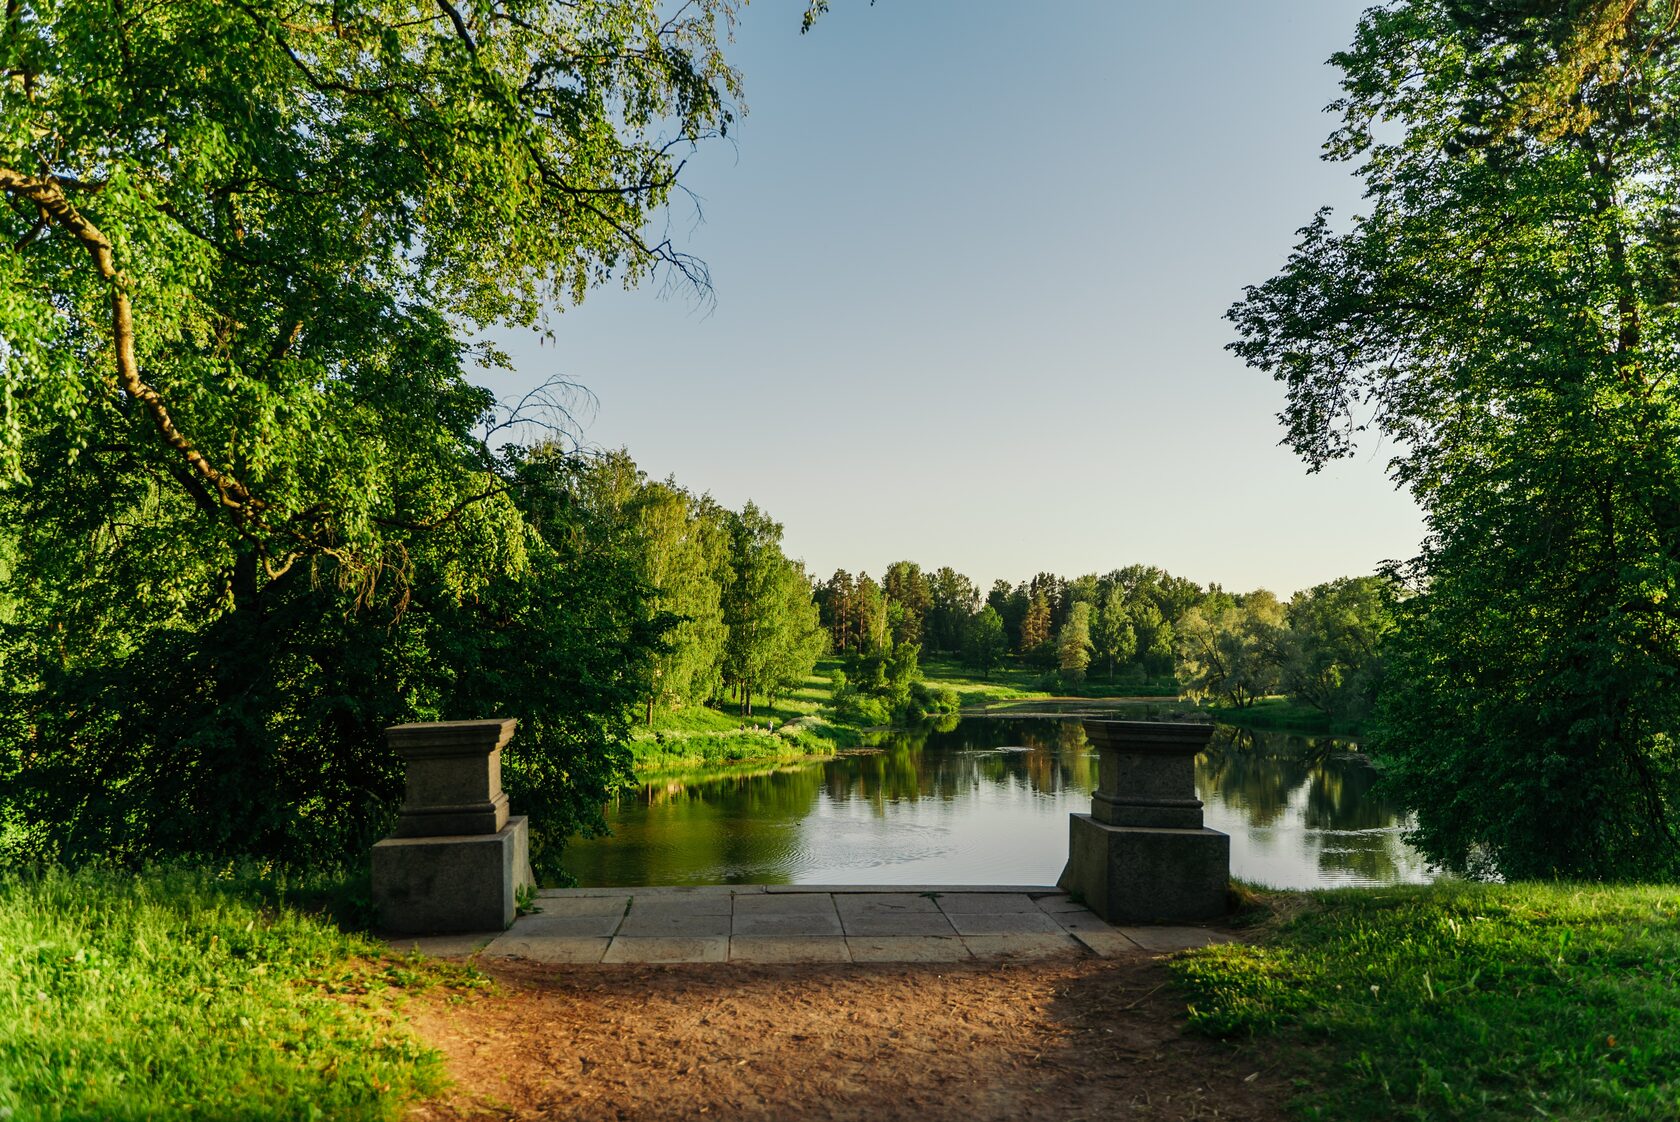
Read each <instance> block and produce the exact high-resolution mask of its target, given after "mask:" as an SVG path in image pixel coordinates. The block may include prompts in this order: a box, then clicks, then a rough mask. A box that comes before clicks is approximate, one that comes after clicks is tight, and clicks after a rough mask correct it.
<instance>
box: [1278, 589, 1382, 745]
mask: <svg viewBox="0 0 1680 1122" xmlns="http://www.w3.org/2000/svg"><path fill="white" fill-rule="evenodd" d="M1394 597H1395V588H1394V583H1393V582H1392V581H1390V580H1388V579H1386V578H1383V577H1343V578H1341V579H1340V580H1334V581H1330V582H1328V583H1326V584H1320V585H1314V586H1313V587H1312V588H1309V589H1305V590H1303V591H1301V592H1297V593H1296V594H1295V595H1294V596H1292V597H1290V600H1289V604H1288V605H1287V606H1286V608H1285V609H1284V614H1285V616H1286V618H1287V624H1288V626H1287V627H1286V628H1285V629H1284V631H1283V632H1282V634H1281V635H1280V636H1279V663H1280V670H1281V671H1282V683H1281V684H1282V688H1283V692H1285V693H1287V694H1289V696H1291V697H1293V698H1295V699H1296V700H1298V701H1303V702H1305V703H1306V704H1308V705H1311V706H1312V707H1314V708H1315V709H1318V710H1320V711H1322V712H1323V713H1324V714H1325V715H1327V716H1329V717H1332V718H1334V719H1336V720H1338V721H1341V722H1358V721H1361V720H1363V719H1364V718H1365V717H1366V716H1367V715H1368V714H1369V713H1370V711H1371V706H1372V705H1373V704H1374V702H1375V700H1376V696H1377V692H1378V687H1379V686H1380V685H1381V682H1382V672H1383V660H1382V647H1383V642H1384V640H1385V639H1386V637H1387V635H1388V633H1389V631H1391V630H1392V629H1393V627H1394V610H1393V601H1394Z"/></svg>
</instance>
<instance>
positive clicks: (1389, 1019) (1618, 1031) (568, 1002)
mask: <svg viewBox="0 0 1680 1122" xmlns="http://www.w3.org/2000/svg"><path fill="white" fill-rule="evenodd" d="M306 887H307V886H306ZM331 891H334V889H333V886H332V885H328V884H325V883H323V886H321V887H320V888H318V889H313V890H306V891H299V889H298V887H296V885H295V882H294V885H293V886H288V885H287V884H286V883H285V882H283V881H281V880H279V879H278V878H274V877H264V876H259V875H256V874H250V873H241V874H235V873H229V872H225V871H224V872H219V873H218V872H211V871H202V870H201V871H193V870H177V871H173V872H154V873H148V874H144V875H139V876H136V875H133V874H129V873H122V872H114V871H110V872H96V871H84V872H81V873H76V874H65V873H48V874H43V875H41V876H38V877H23V876H19V875H16V874H11V875H7V876H5V877H0V1116H4V1117H7V1118H9V1119H11V1120H13V1122H25V1120H35V1119H68V1118H92V1117H111V1118H140V1117H147V1118H159V1119H172V1118H182V1119H184V1118H195V1117H224V1116H228V1115H230V1114H233V1113H237V1114H238V1116H240V1117H242V1118H247V1119H252V1120H266V1119H283V1118H300V1117H316V1116H325V1117H331V1118H335V1119H336V1118H351V1119H364V1118H365V1119H391V1118H397V1117H407V1118H418V1119H426V1118H432V1119H444V1118H460V1117H480V1116H483V1115H482V1109H487V1107H486V1105H485V1104H486V1103H488V1102H491V1101H494V1102H495V1103H498V1104H500V1106H499V1107H498V1109H499V1110H503V1112H504V1113H506V1112H507V1110H509V1109H512V1110H514V1111H515V1112H516V1113H517V1114H518V1116H520V1117H533V1118H540V1117H555V1116H561V1115H564V1116H567V1117H578V1118H594V1117H602V1118H606V1117H613V1118H635V1119H650V1120H651V1119H657V1118H668V1117H672V1116H673V1113H672V1111H673V1104H677V1105H681V1106H685V1107H689V1106H691V1107H693V1108H694V1109H695V1111H696V1112H698V1110H699V1109H700V1108H701V1107H705V1108H707V1111H708V1112H709V1113H727V1114H729V1115H731V1116H734V1117H749V1116H750V1117H787V1116H790V1115H800V1116H807V1115H811V1116H821V1117H828V1118H858V1119H863V1118H894V1117H900V1116H903V1117H911V1116H914V1117H917V1118H927V1119H942V1118H946V1117H950V1118H953V1119H954V1118H957V1117H962V1118H965V1119H976V1120H984V1119H1000V1120H1001V1119H1005V1118H1010V1119H1013V1118H1032V1117H1039V1116H1044V1117H1066V1116H1068V1114H1069V1113H1073V1114H1077V1113H1079V1112H1080V1111H1088V1112H1089V1113H1091V1115H1092V1116H1098V1115H1106V1114H1111V1113H1120V1112H1123V1111H1124V1109H1127V1108H1130V1107H1141V1108H1144V1109H1142V1113H1141V1115H1140V1116H1142V1117H1154V1118H1190V1117H1207V1116H1213V1114H1212V1112H1213V1111H1218V1112H1219V1113H1218V1115H1217V1116H1220V1117H1236V1118H1250V1119H1268V1120H1270V1119H1281V1118H1283V1117H1286V1116H1290V1115H1293V1116H1296V1117H1302V1116H1304V1117H1319V1118H1335V1119H1350V1120H1360V1119H1372V1120H1375V1119H1393V1118H1417V1119H1421V1118H1446V1119H1467V1120H1468V1119H1478V1120H1480V1119H1490V1120H1494V1122H1500V1120H1504V1119H1511V1120H1515V1119H1518V1118H1533V1117H1536V1116H1543V1117H1556V1118H1574V1119H1588V1118H1618V1119H1651V1120H1656V1119H1669V1118H1673V1117H1675V1116H1676V1114H1680V993H1677V986H1680V981H1677V980H1680V888H1676V887H1674V886H1663V887H1603V886H1576V885H1555V884H1546V885H1537V884H1515V885H1464V884H1436V885H1433V886H1427V887H1420V888H1388V889H1363V890H1347V889H1343V890H1336V891H1332V892H1321V893H1281V892H1280V893H1249V894H1248V899H1249V903H1250V905H1251V906H1250V907H1249V909H1248V910H1247V911H1246V912H1245V913H1243V914H1241V915H1239V916H1237V917H1234V921H1235V922H1236V923H1238V924H1239V926H1238V927H1237V928H1235V930H1236V931H1237V932H1238V934H1239V935H1240V937H1241V939H1242V940H1243V941H1242V942H1238V943H1233V944H1227V945H1224V946H1216V947H1209V948H1205V949H1202V950H1197V951H1192V952H1188V953H1186V954H1183V955H1179V956H1176V957H1172V958H1169V959H1165V960H1162V959H1157V958H1152V957H1149V956H1147V955H1142V954H1140V955H1137V956H1132V957H1128V958H1120V959H1080V958H1068V959H1054V960H1047V961H1043V962H1033V963H983V962H974V963H939V964H930V965H928V966H925V967H923V966H916V965H906V964H893V965H885V966H883V965H866V964H859V963H850V964H846V963H841V964H827V965H815V964H813V965H788V966H747V965H741V964H733V963H721V964H715V965H710V964H696V965H691V966H683V967H649V966H620V967H612V966H595V967H579V966H541V965H538V964H534V963H524V964H505V965H498V966H495V967H489V966H486V967H483V968H480V967H477V966H471V965H462V964H454V963H449V962H443V961H439V960H435V959H427V958H423V957H408V958H400V957H394V956H391V955H390V954H388V953H387V952H386V951H385V950H384V948H382V947H381V946H380V945H379V944H377V943H375V942H373V941H371V940H369V939H367V938H365V937H364V936H361V935H359V934H355V933H348V934H347V933H345V932H344V931H342V930H341V929H340V928H339V927H338V926H336V925H335V924H333V923H332V922H331V921H329V920H328V919H326V918H324V916H323V915H322V914H320V913H317V912H314V911H311V910H309V908H308V907H306V906H304V904H303V903H302V901H304V900H306V899H308V898H310V897H311V896H312V895H314V896H317V897H319V896H320V895H321V893H322V892H328V893H330V892H331ZM959 1074H960V1078H958V1076H959ZM446 1078H452V1079H453V1080H454V1081H455V1083H454V1086H453V1087H446V1086H445V1079H446ZM953 1088H955V1091H953ZM1291 1099H1293V1101H1292V1102H1291V1101H1289V1100H1291ZM679 1113H680V1112H679Z"/></svg>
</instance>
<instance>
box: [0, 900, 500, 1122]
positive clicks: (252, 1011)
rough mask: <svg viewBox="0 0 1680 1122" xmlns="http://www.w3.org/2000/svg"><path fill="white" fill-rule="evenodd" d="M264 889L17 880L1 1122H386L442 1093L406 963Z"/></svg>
mask: <svg viewBox="0 0 1680 1122" xmlns="http://www.w3.org/2000/svg"><path fill="white" fill-rule="evenodd" d="M286 895H288V890H287V888H286V886H285V885H284V884H283V883H281V882H278V881H275V880H273V879H263V878H257V877H254V876H247V875H232V874H225V875H219V876H218V875H213V874H209V873H205V872H201V871H154V872H149V873H146V874H144V875H139V876H136V875H134V874H130V873H123V872H105V871H97V870H83V871H81V872H77V873H65V872H61V871H56V870H49V871H46V872H42V873H39V874H33V873H32V874H0V1118H4V1119H7V1120H8V1122H24V1120H25V1119H29V1120H34V1119H43V1120H56V1119H83V1118H86V1119H94V1118H99V1119H140V1118H157V1117H169V1118H206V1119H210V1118H216V1119H235V1118H238V1119H310V1118H333V1119H385V1118H394V1117H397V1116H398V1115H399V1114H400V1112H401V1110H402V1108H403V1105H404V1104H405V1103H407V1102H409V1101H412V1100H413V1099H414V1098H416V1097H418V1096H420V1095H423V1094H425V1093H428V1092H430V1091H432V1090H434V1089H435V1088H436V1087H437V1086H438V1085H439V1084H440V1081H441V1070H440V1067H439V1064H438V1061H437V1058H436V1056H435V1055H434V1054H433V1053H431V1052H430V1051H429V1050H427V1049H426V1048H424V1047H422V1046H421V1045H420V1044H419V1043H418V1042H417V1041H416V1040H415V1039H414V1038H413V1036H412V1035H411V1034H410V1033H409V1031H408V1030H407V1028H406V1027H405V1026H404V1024H403V1023H402V1021H401V1020H400V1018H399V1016H398V1014H397V1007H398V1006H399V1004H400V1001H401V998H402V995H403V992H404V991H405V990H407V989H411V988H417V987H420V986H425V985H430V984H434V983H436V982H438V981H448V982H450V983H453V984H463V985H472V984H475V976H474V975H472V974H471V973H470V972H468V971H465V970H463V969H462V968H460V967H449V966H445V965H442V964H436V963H429V962H427V961H425V960H418V959H416V960H412V961H410V960H398V959H393V958H390V957H388V956H387V955H386V954H385V952H384V948H383V947H381V946H380V945H378V944H376V943H373V942H371V941H369V940H368V939H365V938H362V937H359V936H354V935H346V934H343V933H342V932H340V931H339V930H338V928H337V927H336V926H334V925H333V924H332V923H330V922H328V921H326V920H324V919H322V918H320V917H318V916H315V915H311V914H307V913H305V912H302V911H300V910H298V909H296V908H295V907H291V906H287V905H285V904H282V903H280V900H281V899H282V898H284V897H285V896H286Z"/></svg>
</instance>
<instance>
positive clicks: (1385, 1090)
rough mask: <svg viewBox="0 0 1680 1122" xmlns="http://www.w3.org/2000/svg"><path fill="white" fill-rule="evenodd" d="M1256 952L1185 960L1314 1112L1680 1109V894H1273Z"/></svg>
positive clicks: (1636, 1114)
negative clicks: (1276, 908)
mask: <svg viewBox="0 0 1680 1122" xmlns="http://www.w3.org/2000/svg"><path fill="white" fill-rule="evenodd" d="M1275 899H1277V900H1279V901H1285V902H1287V901H1290V900H1293V901H1295V903H1296V904H1297V905H1298V906H1299V910H1298V914H1296V915H1294V916H1293V917H1292V918H1288V919H1283V920H1278V921H1275V922H1274V923H1272V924H1269V925H1267V926H1266V927H1264V928H1262V931H1261V934H1260V945H1258V946H1248V945H1242V944H1236V945H1228V946H1221V947H1212V948H1208V949H1206V950H1201V951H1195V952H1192V953H1190V954H1187V955H1184V956H1181V957H1179V958H1177V959H1175V960H1174V964H1173V966H1174V970H1175V972H1176V974H1177V976H1178V978H1179V980H1180V981H1181V982H1182V984H1183V985H1184V986H1185V988H1186V989H1187V991H1188V992H1189V995H1190V996H1189V1006H1190V1024H1191V1026H1192V1027H1193V1028H1195V1029H1199V1030H1201V1031H1203V1032H1206V1033H1209V1034H1212V1035H1216V1036H1226V1037H1252V1038H1258V1039H1259V1040H1261V1041H1264V1042H1265V1045H1263V1046H1267V1047H1270V1048H1271V1049H1272V1050H1275V1051H1276V1053H1277V1055H1278V1058H1279V1061H1280V1063H1281V1065H1282V1066H1283V1067H1284V1069H1285V1070H1290V1071H1294V1072H1296V1073H1297V1074H1298V1076H1299V1078H1298V1079H1297V1087H1298V1088H1299V1090H1300V1099H1299V1103H1298V1106H1299V1108H1300V1110H1301V1113H1302V1115H1303V1117H1307V1118H1315V1119H1336V1120H1342V1119H1347V1120H1358V1119H1478V1120H1494V1122H1497V1120H1501V1119H1518V1118H1522V1119H1534V1118H1567V1119H1674V1118H1676V1117H1680V888H1676V887H1628V888H1614V887H1600V886H1590V887H1589V886H1577V885H1564V884H1516V885H1465V884H1446V883H1443V884H1437V885H1434V886H1429V887H1422V888H1388V889H1358V890H1352V889H1350V890H1340V891H1335V892H1325V893H1313V894H1310V895H1308V896H1305V897H1292V898H1291V897H1276V898H1275Z"/></svg>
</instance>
